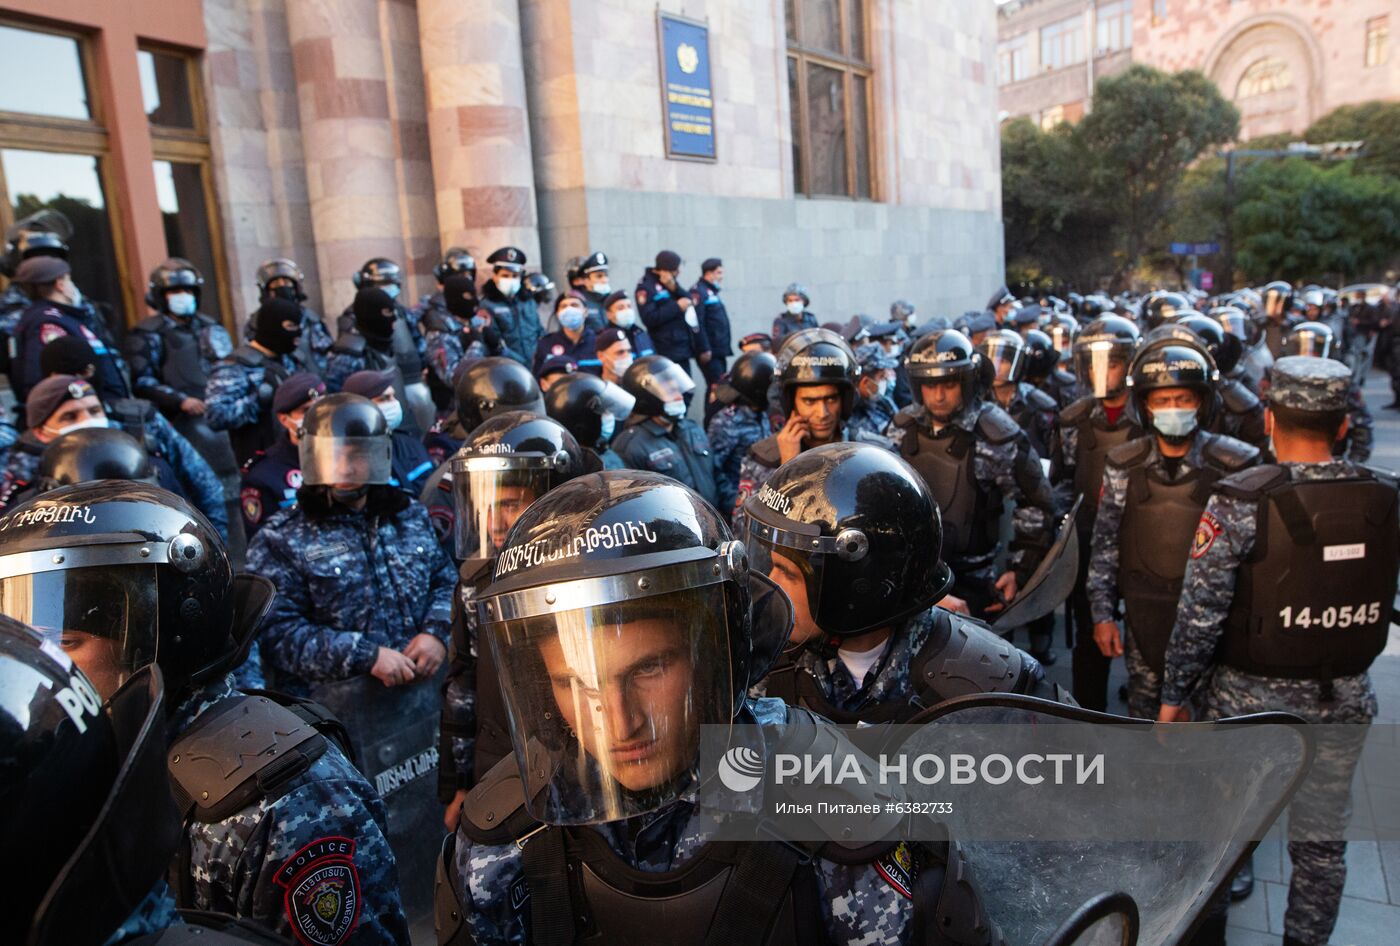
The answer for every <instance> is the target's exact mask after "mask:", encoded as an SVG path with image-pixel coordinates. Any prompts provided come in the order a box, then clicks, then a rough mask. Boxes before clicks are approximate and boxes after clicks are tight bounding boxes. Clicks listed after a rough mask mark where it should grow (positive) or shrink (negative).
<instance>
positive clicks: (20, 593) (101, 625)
mask: <svg viewBox="0 0 1400 946" xmlns="http://www.w3.org/2000/svg"><path fill="white" fill-rule="evenodd" d="M158 603H159V593H158V588H157V574H156V566H155V565H154V564H150V565H104V566H101V567H93V568H69V569H58V570H55V571H45V572H34V573H32V574H27V575H12V576H10V577H8V578H4V579H0V613H3V614H5V615H7V616H9V617H12V618H14V619H15V620H16V621H22V622H24V623H25V624H28V625H29V626H31V627H33V628H34V629H35V630H36V631H38V632H39V633H41V634H43V635H44V637H45V638H47V639H48V640H51V641H53V642H54V643H55V644H57V645H58V646H59V647H60V648H62V650H63V651H64V653H66V654H68V656H69V657H71V658H72V659H73V662H74V663H76V664H77V665H78V666H79V667H80V668H82V670H83V672H84V673H86V674H87V675H88V677H89V678H90V679H91V680H92V682H93V684H94V685H95V686H96V687H97V689H98V691H99V692H100V693H101V694H102V697H103V699H106V698H107V697H109V696H111V695H112V694H113V693H114V692H116V690H117V688H118V687H120V686H121V685H122V684H123V683H125V682H126V681H127V679H128V678H130V676H131V675H132V674H133V673H135V672H136V671H137V670H140V669H141V668H142V667H144V666H146V665H147V664H150V663H153V662H154V661H155V659H156V640H157V637H156V625H157V615H158V613H159V608H158Z"/></svg>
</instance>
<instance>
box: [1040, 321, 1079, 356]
mask: <svg viewBox="0 0 1400 946" xmlns="http://www.w3.org/2000/svg"><path fill="white" fill-rule="evenodd" d="M1045 332H1046V334H1047V335H1049V336H1050V343H1051V344H1052V345H1054V346H1055V351H1057V352H1059V354H1060V362H1061V364H1063V363H1065V362H1067V361H1069V359H1070V354H1071V353H1072V352H1073V350H1074V330H1073V329H1071V328H1070V327H1069V326H1068V325H1065V324H1064V323H1061V322H1057V323H1054V324H1052V325H1049V326H1047V327H1046V329H1045Z"/></svg>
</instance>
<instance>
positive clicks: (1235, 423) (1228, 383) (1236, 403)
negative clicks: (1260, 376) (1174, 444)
mask: <svg viewBox="0 0 1400 946" xmlns="http://www.w3.org/2000/svg"><path fill="white" fill-rule="evenodd" d="M1172 329H1173V330H1175V331H1177V332H1179V331H1181V330H1183V329H1185V330H1188V331H1190V333H1191V334H1192V335H1193V336H1194V339H1187V340H1188V341H1194V342H1197V343H1199V344H1201V345H1202V346H1204V347H1205V350H1206V351H1207V352H1209V353H1210V356H1211V358H1212V359H1213V360H1214V361H1215V366H1216V369H1217V370H1218V371H1219V372H1220V382H1219V384H1217V385H1216V391H1217V394H1216V398H1215V400H1216V402H1217V406H1218V410H1215V411H1213V412H1212V414H1213V419H1212V420H1211V422H1210V428H1209V429H1210V431H1211V432H1212V433H1217V434H1227V435H1229V436H1231V437H1234V438H1235V439H1236V440H1243V441H1244V442H1245V443H1247V444H1249V445H1251V446H1254V447H1258V448H1259V449H1261V450H1263V449H1265V448H1266V447H1267V446H1268V440H1269V438H1268V435H1267V434H1266V433H1264V403H1263V402H1262V401H1260V400H1259V397H1258V395H1257V394H1255V392H1254V391H1253V390H1252V389H1251V388H1250V387H1249V385H1248V384H1247V383H1245V381H1244V380H1243V379H1242V377H1241V375H1242V372H1241V371H1240V369H1239V360H1240V355H1241V354H1242V353H1243V351H1244V349H1243V346H1242V345H1241V344H1240V340H1239V339H1238V338H1236V337H1235V336H1234V335H1232V334H1230V333H1229V332H1227V331H1226V330H1225V327H1224V326H1223V325H1222V324H1220V322H1219V321H1217V320H1216V319H1213V318H1211V317H1209V316H1206V315H1201V314H1200V313H1198V312H1192V313H1189V314H1187V315H1183V316H1182V317H1181V318H1179V319H1177V320H1176V322H1174V323H1173V325H1172ZM1152 337H1153V336H1149V340H1151V339H1152ZM1179 337H1180V336H1179Z"/></svg>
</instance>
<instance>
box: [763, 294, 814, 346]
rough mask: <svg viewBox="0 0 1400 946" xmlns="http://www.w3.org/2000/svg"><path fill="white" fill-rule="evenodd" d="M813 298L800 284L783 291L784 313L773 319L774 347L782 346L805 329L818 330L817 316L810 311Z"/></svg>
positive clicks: (771, 333)
mask: <svg viewBox="0 0 1400 946" xmlns="http://www.w3.org/2000/svg"><path fill="white" fill-rule="evenodd" d="M811 305H812V297H811V296H809V295H807V290H806V289H805V288H803V286H802V285H801V284H800V283H791V284H790V285H789V286H788V287H787V288H786V289H784V290H783V311H782V312H781V313H780V314H779V315H778V316H777V318H775V319H773V331H772V332H770V333H769V334H770V335H771V337H772V339H773V344H774V345H782V343H783V341H784V339H786V338H787V337H788V336H789V335H792V334H794V333H796V332H800V331H802V330H803V329H808V328H816V327H817V316H816V314H815V313H813V312H811V311H810V306H811Z"/></svg>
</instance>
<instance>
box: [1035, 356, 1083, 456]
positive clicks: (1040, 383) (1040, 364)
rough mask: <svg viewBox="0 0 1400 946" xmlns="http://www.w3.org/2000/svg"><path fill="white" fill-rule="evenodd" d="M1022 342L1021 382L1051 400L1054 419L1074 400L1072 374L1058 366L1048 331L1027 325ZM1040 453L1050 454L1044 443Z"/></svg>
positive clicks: (1058, 357)
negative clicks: (1024, 349) (1024, 350)
mask: <svg viewBox="0 0 1400 946" xmlns="http://www.w3.org/2000/svg"><path fill="white" fill-rule="evenodd" d="M1025 343H1026V353H1025V361H1026V368H1025V383H1026V384H1029V385H1030V386H1031V387H1033V388H1035V389H1036V390H1037V391H1040V392H1041V393H1042V394H1044V395H1046V396H1047V397H1049V398H1050V400H1051V401H1053V402H1054V404H1055V413H1056V420H1058V416H1059V412H1060V411H1061V410H1063V409H1064V408H1066V407H1069V405H1070V404H1072V403H1073V402H1074V397H1075V391H1074V389H1075V380H1074V375H1072V374H1070V373H1069V372H1068V371H1064V370H1063V369H1061V368H1060V353H1059V352H1058V351H1056V349H1055V341H1054V339H1052V338H1051V337H1050V335H1049V334H1048V333H1046V332H1042V331H1041V330H1040V329H1031V330H1030V331H1029V332H1027V333H1026V334H1025ZM1042 456H1044V457H1046V458H1048V457H1049V456H1050V451H1049V449H1048V446H1047V449H1046V451H1045V453H1044V454H1042Z"/></svg>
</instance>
